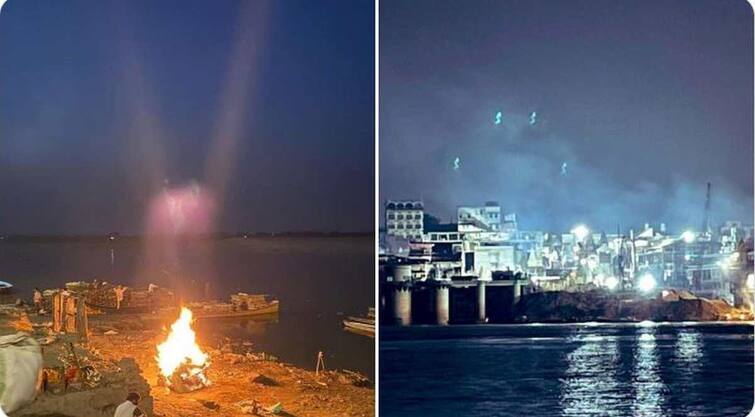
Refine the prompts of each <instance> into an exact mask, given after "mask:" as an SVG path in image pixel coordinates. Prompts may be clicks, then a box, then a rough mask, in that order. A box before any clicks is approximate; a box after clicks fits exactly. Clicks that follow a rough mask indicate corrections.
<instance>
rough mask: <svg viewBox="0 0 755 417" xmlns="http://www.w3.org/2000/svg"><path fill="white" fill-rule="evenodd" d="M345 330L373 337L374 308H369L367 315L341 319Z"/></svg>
mask: <svg viewBox="0 0 755 417" xmlns="http://www.w3.org/2000/svg"><path fill="white" fill-rule="evenodd" d="M343 326H344V328H345V329H346V330H348V331H351V332H354V333H358V334H361V335H364V336H369V337H375V309H374V308H370V309H369V311H368V313H367V317H355V316H349V317H346V319H344V320H343Z"/></svg>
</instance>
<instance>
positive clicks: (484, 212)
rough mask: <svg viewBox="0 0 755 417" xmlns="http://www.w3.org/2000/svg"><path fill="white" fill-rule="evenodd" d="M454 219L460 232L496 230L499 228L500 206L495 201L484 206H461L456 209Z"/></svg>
mask: <svg viewBox="0 0 755 417" xmlns="http://www.w3.org/2000/svg"><path fill="white" fill-rule="evenodd" d="M456 221H457V223H458V227H459V231H460V232H462V233H470V232H471V233H474V232H498V231H500V230H501V206H500V205H498V203H495V202H488V203H485V205H484V206H482V207H480V206H476V207H473V206H461V207H459V208H458V209H457V210H456Z"/></svg>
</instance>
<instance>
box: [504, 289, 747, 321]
mask: <svg viewBox="0 0 755 417" xmlns="http://www.w3.org/2000/svg"><path fill="white" fill-rule="evenodd" d="M514 316H515V321H516V322H519V323H531V322H538V323H579V322H589V321H598V322H639V321H646V320H648V321H670V322H684V321H702V322H705V321H751V320H753V313H752V311H751V310H748V309H742V308H736V307H733V306H731V305H729V304H728V303H726V302H725V301H723V300H709V299H706V298H701V297H696V296H694V295H693V294H691V293H689V292H686V291H679V292H677V291H673V290H669V291H664V292H663V293H661V294H659V295H658V296H657V297H654V298H648V297H637V296H634V297H626V296H621V295H616V294H612V293H608V292H605V291H598V290H596V291H585V292H567V291H550V292H536V293H531V294H526V295H524V296H522V298H521V299H520V300H519V302H518V303H517V304H516V306H515V309H514Z"/></svg>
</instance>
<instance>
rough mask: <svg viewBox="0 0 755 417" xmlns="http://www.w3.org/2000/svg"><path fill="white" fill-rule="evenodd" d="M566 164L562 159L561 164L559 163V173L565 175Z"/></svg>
mask: <svg viewBox="0 0 755 417" xmlns="http://www.w3.org/2000/svg"><path fill="white" fill-rule="evenodd" d="M567 168H568V166H567V165H566V162H565V161H564V163H563V164H561V175H566V169H567Z"/></svg>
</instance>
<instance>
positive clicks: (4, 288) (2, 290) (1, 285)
mask: <svg viewBox="0 0 755 417" xmlns="http://www.w3.org/2000/svg"><path fill="white" fill-rule="evenodd" d="M12 291H13V284H11V283H10V282H5V281H0V294H10V293H11V292H12Z"/></svg>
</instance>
